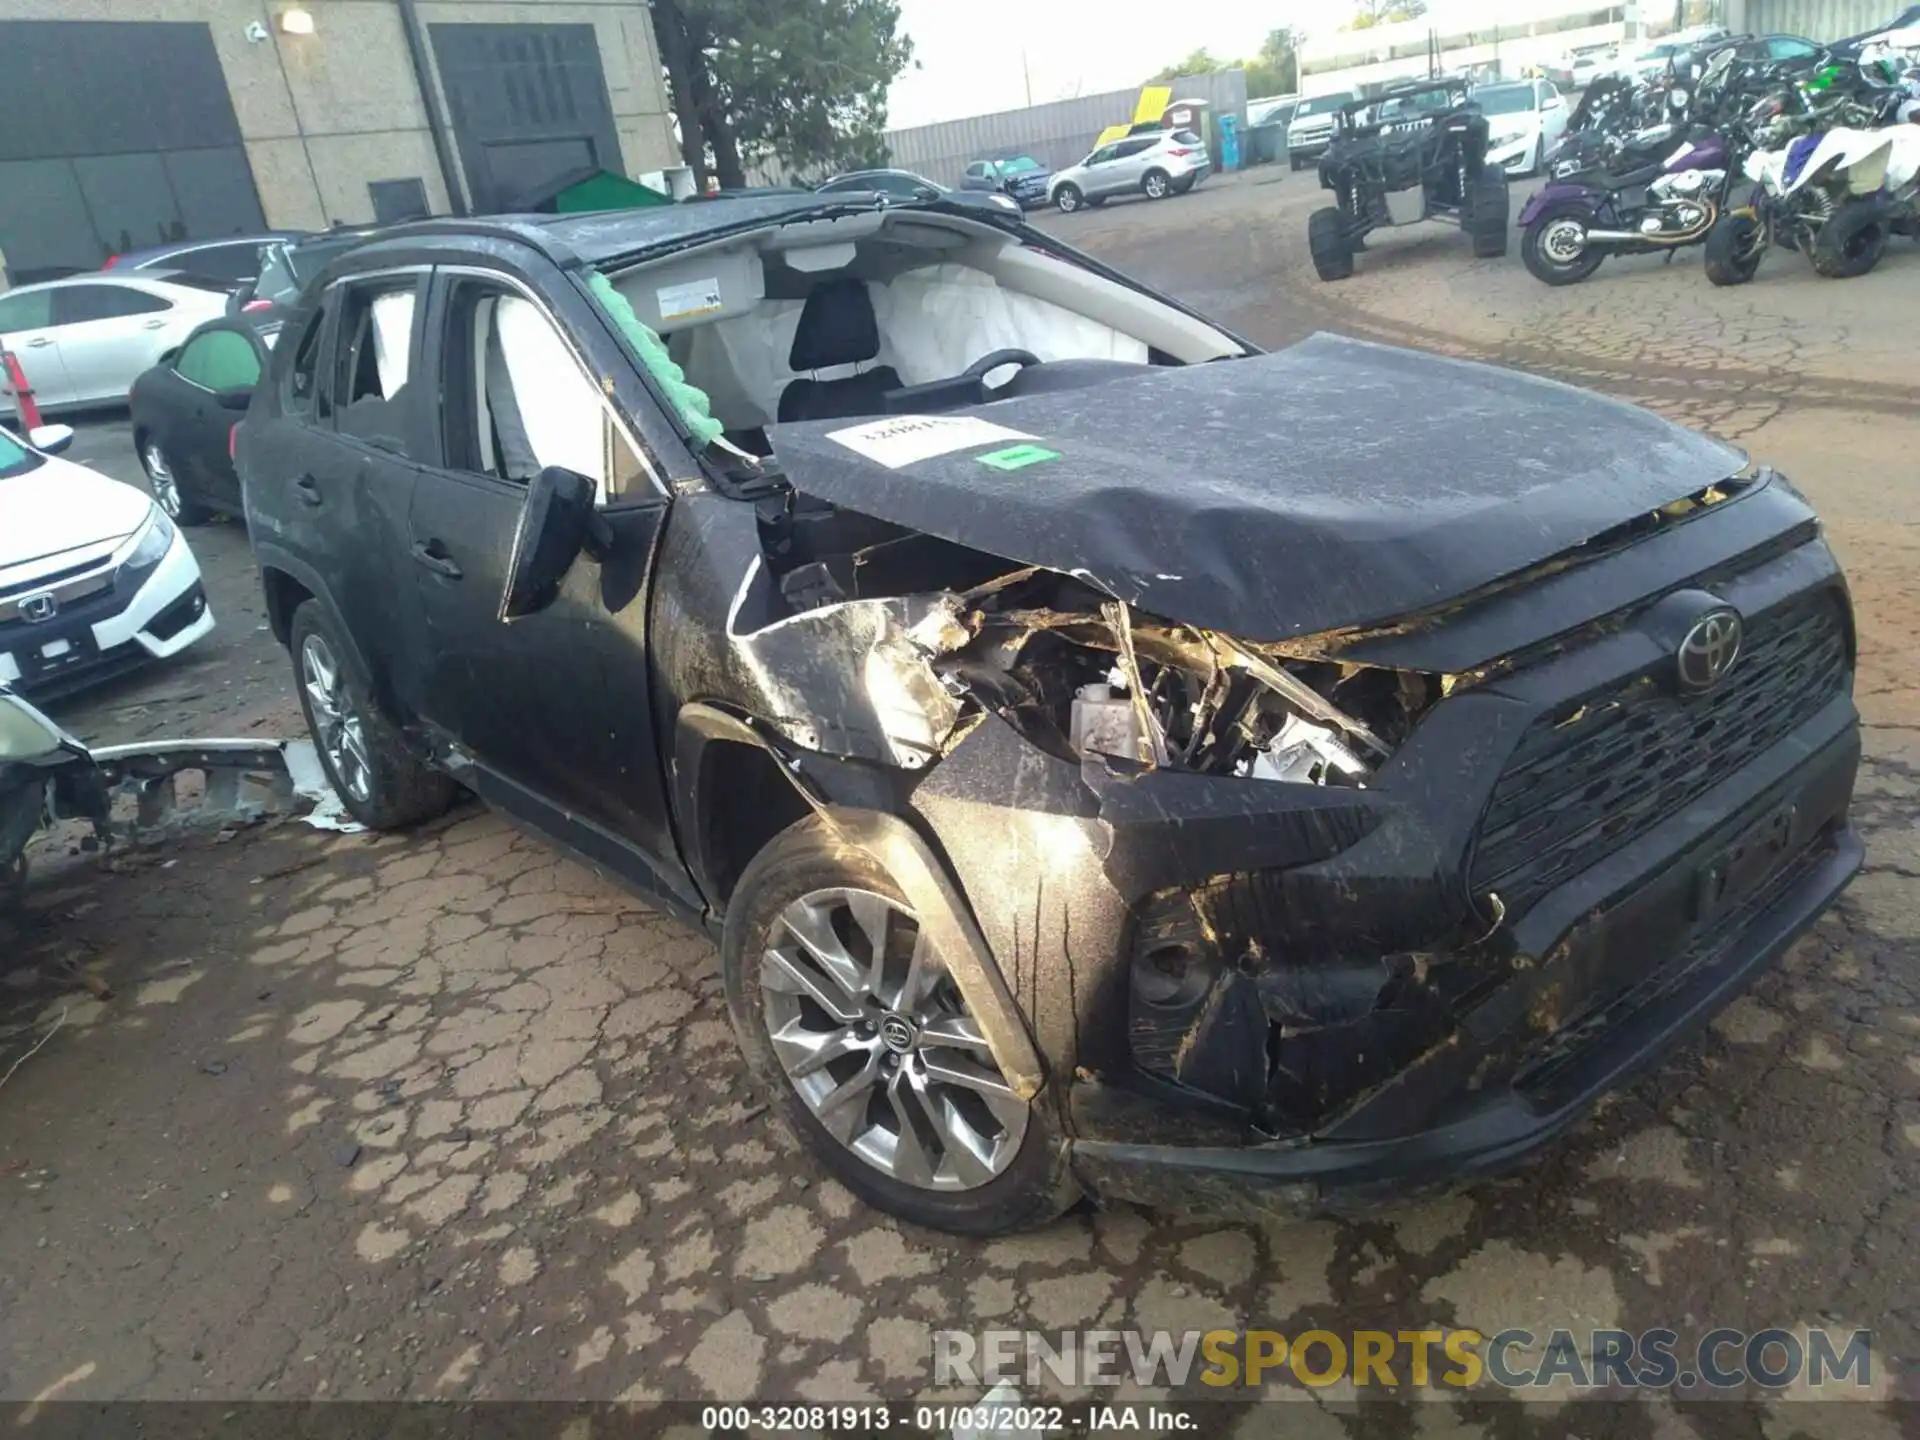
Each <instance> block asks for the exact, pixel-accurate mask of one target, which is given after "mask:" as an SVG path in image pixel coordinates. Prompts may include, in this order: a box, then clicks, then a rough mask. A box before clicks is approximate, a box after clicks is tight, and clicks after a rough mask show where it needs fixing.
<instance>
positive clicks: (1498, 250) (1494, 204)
mask: <svg viewBox="0 0 1920 1440" xmlns="http://www.w3.org/2000/svg"><path fill="white" fill-rule="evenodd" d="M1467 204H1468V206H1469V209H1468V212H1467V234H1468V235H1469V236H1471V237H1472V240H1473V256H1474V259H1476V260H1497V259H1499V258H1500V257H1501V256H1502V255H1504V254H1506V253H1507V224H1508V215H1509V213H1510V212H1509V209H1508V202H1507V172H1506V171H1504V170H1502V169H1500V168H1499V167H1498V166H1497V165H1487V166H1483V167H1482V168H1481V171H1480V174H1479V177H1478V178H1477V179H1475V180H1474V182H1473V185H1472V187H1471V188H1470V189H1469V191H1468V194H1467Z"/></svg>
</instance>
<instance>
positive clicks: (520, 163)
mask: <svg viewBox="0 0 1920 1440" xmlns="http://www.w3.org/2000/svg"><path fill="white" fill-rule="evenodd" d="M429 29H430V34H431V38H432V42H433V53H434V58H435V59H436V60H437V61H438V63H439V67H440V83H441V86H442V87H443V88H444V89H445V91H446V94H447V105H448V108H449V109H450V110H451V111H452V115H453V129H454V136H455V138H456V140H457V141H458V144H459V147H460V163H461V166H462V167H463V168H464V169H465V171H466V174H467V188H468V189H469V190H470V191H472V193H473V208H474V209H475V210H476V211H480V212H486V211H489V210H492V211H501V210H513V209H517V208H520V205H519V201H520V197H522V196H523V195H526V194H528V193H530V192H532V191H535V190H538V189H540V188H541V187H543V186H546V185H548V184H551V183H552V182H553V181H554V180H557V179H559V178H561V177H562V176H566V175H570V174H576V173H578V172H581V171H585V170H611V171H613V172H614V173H616V174H624V173H626V172H625V170H624V168H623V166H622V163H621V159H620V137H619V134H618V133H617V131H616V130H615V128H614V123H613V105H612V103H611V102H610V101H609V100H608V98H607V82H606V76H605V73H604V72H603V71H602V69H601V66H600V47H599V44H598V42H597V41H596V40H595V39H594V32H593V26H591V25H433V26H431V27H429Z"/></svg>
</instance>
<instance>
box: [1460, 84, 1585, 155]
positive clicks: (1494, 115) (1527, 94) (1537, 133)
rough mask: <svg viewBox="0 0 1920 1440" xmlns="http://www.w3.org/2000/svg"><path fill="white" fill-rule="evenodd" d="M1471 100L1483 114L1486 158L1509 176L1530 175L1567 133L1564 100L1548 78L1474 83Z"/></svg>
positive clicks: (1565, 103) (1565, 104)
mask: <svg viewBox="0 0 1920 1440" xmlns="http://www.w3.org/2000/svg"><path fill="white" fill-rule="evenodd" d="M1473 100H1474V103H1475V104H1477V105H1478V106H1479V107H1480V113H1481V114H1482V115H1484V116H1486V117H1487V161H1488V163H1489V164H1493V165H1498V166H1499V167H1500V168H1501V169H1503V170H1505V171H1506V172H1507V173H1508V174H1509V175H1531V174H1533V173H1534V172H1535V171H1536V170H1539V169H1540V168H1541V164H1542V162H1543V161H1544V160H1545V159H1546V157H1547V155H1548V153H1549V152H1551V151H1552V149H1553V147H1554V146H1555V145H1558V144H1559V143H1560V137H1561V136H1563V135H1565V134H1566V133H1567V102H1566V100H1565V99H1564V98H1562V96H1561V94H1560V92H1559V91H1558V90H1556V89H1555V88H1554V85H1553V82H1552V81H1551V80H1516V81H1514V82H1513V83H1511V84H1506V85H1477V86H1475V87H1474V91H1473Z"/></svg>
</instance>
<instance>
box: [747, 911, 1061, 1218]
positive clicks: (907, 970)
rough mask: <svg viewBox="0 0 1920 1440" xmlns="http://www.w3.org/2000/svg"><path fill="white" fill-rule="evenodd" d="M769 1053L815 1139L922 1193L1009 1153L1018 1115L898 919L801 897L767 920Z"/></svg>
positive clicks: (986, 1176)
mask: <svg viewBox="0 0 1920 1440" xmlns="http://www.w3.org/2000/svg"><path fill="white" fill-rule="evenodd" d="M760 989H761V995H762V1000H763V1012H764V1017H765V1022H766V1027H767V1034H768V1036H769V1037H770V1038H771V1040H772V1041H773V1051H774V1055H775V1056H776V1057H777V1058H778V1060H779V1062H780V1066H781V1068H782V1069H783V1070H784V1071H785V1072H786V1075H787V1079H788V1081H789V1082H790V1083H791V1084H792V1086H793V1088H794V1091H795V1092H796V1093H797V1094H798V1095H799V1097H800V1099H801V1101H802V1103H804V1104H805V1105H806V1107H807V1109H808V1110H810V1111H811V1112H812V1113H813V1116H814V1118H815V1119H816V1120H818V1121H819V1122H820V1124H821V1126H822V1127H823V1128H824V1129H825V1130H826V1131H827V1133H828V1134H830V1135H831V1136H833V1138H834V1139H835V1140H837V1141H839V1143H840V1144H842V1145H844V1146H845V1147H846V1148H847V1149H849V1150H851V1151H852V1152H853V1153H854V1154H855V1155H857V1156H859V1157H860V1159H861V1160H863V1161H865V1162H866V1163H867V1164H868V1165H870V1166H872V1167H873V1168H874V1169H875V1170H877V1171H879V1172H880V1173H881V1174H883V1175H886V1176H888V1177H889V1178H890V1179H893V1180H895V1181H898V1182H899V1183H901V1184H904V1185H911V1186H914V1187H916V1188H918V1189H922V1190H942V1191H955V1190H972V1189H976V1188H978V1187H979V1186H982V1185H985V1184H987V1183H988V1182H989V1181H991V1180H993V1179H994V1178H996V1177H997V1176H999V1175H1001V1174H1003V1173H1004V1172H1005V1171H1006V1169H1007V1167H1008V1166H1009V1165H1011V1164H1012V1163H1013V1160H1014V1157H1015V1156H1016V1155H1018V1154H1019V1153H1020V1142H1021V1140H1022V1139H1023V1138H1024V1137H1025V1135H1026V1131H1027V1121H1028V1118H1029V1115H1030V1107H1029V1105H1028V1103H1027V1102H1026V1101H1025V1100H1022V1099H1021V1098H1020V1097H1019V1096H1017V1095H1015V1094H1014V1093H1013V1089H1012V1087H1011V1086H1009V1085H1008V1084H1007V1081H1006V1077H1005V1076H1004V1075H1003V1074H1001V1072H1000V1068H999V1066H998V1065H996V1064H995V1063H994V1059H993V1054H992V1051H991V1049H990V1048H989V1047H988V1045H987V1042H986V1037H985V1036H984V1035H983V1034H982V1033H981V1030H980V1027H979V1025H978V1024H977V1023H975V1021H974V1019H973V1017H972V1016H970V1015H969V1014H968V1013H967V1007H966V1003H965V1001H963V1000H962V999H961V997H960V993H959V991H958V989H957V988H956V987H955V986H954V983H953V979H952V977H951V976H950V975H949V974H948V973H947V971H946V968H945V967H944V966H943V965H942V964H941V963H940V960H939V957H938V956H937V955H936V954H935V953H934V951H933V947H932V945H931V944H930V943H929V941H928V939H927V936H926V932H925V931H924V930H922V929H921V928H920V926H919V924H918V923H917V921H916V920H915V919H914V916H913V914H912V912H911V911H909V910H907V909H906V908H905V907H904V906H902V905H900V904H899V903H898V902H896V901H893V900H889V899H888V898H886V897H885V896H883V895H877V894H875V893H873V892H872V891H870V890H857V889H832V890H815V891H812V892H810V893H809V894H806V895H802V896H801V897H800V898H799V899H797V900H795V901H793V903H791V904H790V905H788V906H787V907H786V909H784V910H782V911H781V912H780V917H779V919H778V920H777V921H775V923H774V926H773V930H772V932H771V934H770V935H769V936H768V940H767V947H766V950H765V951H764V952H763V954H762V955H761V959H760Z"/></svg>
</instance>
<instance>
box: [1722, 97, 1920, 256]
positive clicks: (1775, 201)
mask: <svg viewBox="0 0 1920 1440" xmlns="http://www.w3.org/2000/svg"><path fill="white" fill-rule="evenodd" d="M1746 171H1747V174H1748V175H1749V176H1750V177H1752V179H1753V180H1754V181H1755V182H1757V183H1756V185H1755V189H1754V193H1753V197H1752V199H1751V200H1750V202H1749V203H1748V204H1747V205H1744V206H1742V207H1740V208H1739V209H1733V210H1729V211H1728V212H1727V214H1726V215H1725V216H1724V217H1722V218H1721V220H1720V221H1719V222H1718V223H1717V224H1716V225H1715V226H1714V229H1713V232H1712V233H1711V234H1710V235H1709V236H1708V237H1707V256H1706V270H1707V278H1708V279H1709V280H1711V281H1712V282H1713V283H1714V284H1715V285H1743V284H1745V283H1746V282H1747V281H1749V280H1751V279H1752V278H1753V277H1754V274H1755V272H1757V271H1758V270H1759V268H1760V261H1761V260H1762V259H1763V258H1764V257H1765V255H1766V252H1767V249H1768V247H1769V245H1780V246H1782V247H1784V248H1786V249H1790V250H1799V251H1801V252H1802V253H1804V254H1805V255H1806V256H1807V258H1808V259H1809V260H1810V261H1812V263H1813V268H1814V271H1815V272H1816V273H1817V274H1820V275H1824V276H1827V277H1828V278H1830V279H1852V278H1854V277H1856V276H1860V275H1864V274H1866V273H1867V272H1868V271H1869V270H1871V269H1873V267H1874V266H1876V265H1878V264H1879V263H1880V257H1881V256H1882V255H1883V254H1885V253H1886V248H1887V241H1888V238H1889V237H1890V236H1892V235H1894V234H1907V235H1914V236H1920V125H1916V124H1912V123H1906V124H1898V125H1890V126H1887V127H1885V128H1883V129H1878V130H1859V129H1853V128H1850V127H1843V128H1839V129H1833V130H1826V131H1822V132H1820V133H1818V134H1813V135H1803V136H1801V137H1799V138H1798V139H1796V140H1794V141H1792V142H1791V143H1790V144H1788V145H1786V146H1784V147H1781V148H1779V149H1773V150H1756V151H1755V152H1754V153H1753V154H1752V155H1750V156H1749V157H1748V158H1747V163H1746Z"/></svg>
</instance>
